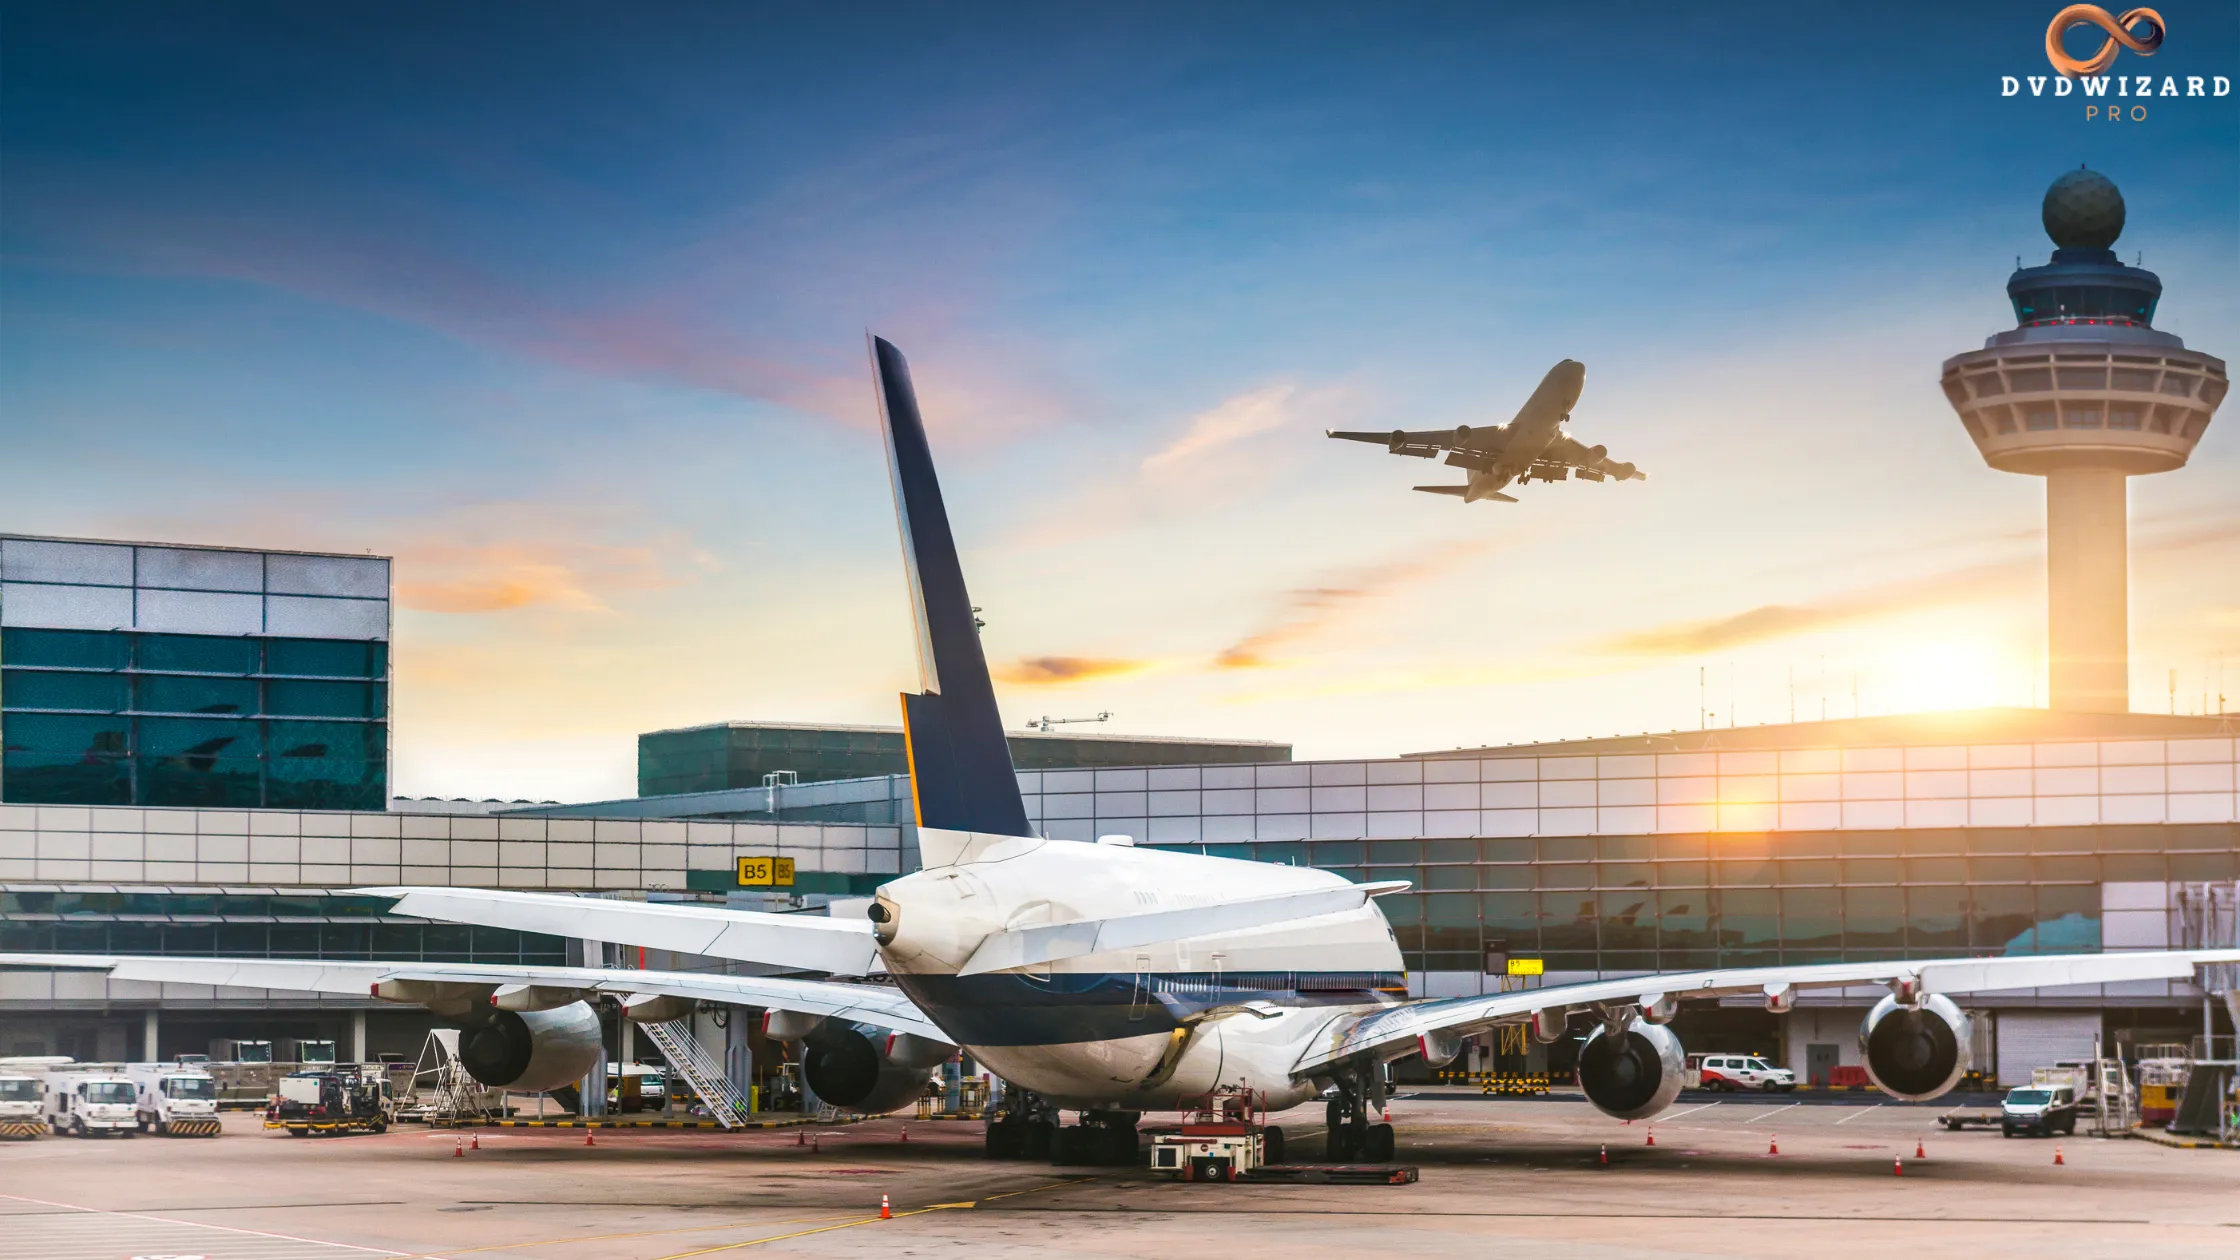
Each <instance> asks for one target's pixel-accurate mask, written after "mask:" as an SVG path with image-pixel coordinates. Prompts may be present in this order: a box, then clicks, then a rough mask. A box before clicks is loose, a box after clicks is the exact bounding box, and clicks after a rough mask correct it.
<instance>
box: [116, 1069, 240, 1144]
mask: <svg viewBox="0 0 2240 1260" xmlns="http://www.w3.org/2000/svg"><path fill="white" fill-rule="evenodd" d="M124 1072H125V1075H126V1076H129V1077H131V1078H132V1081H133V1084H134V1085H135V1086H136V1087H137V1088H138V1090H139V1096H138V1097H137V1098H136V1099H134V1114H135V1115H137V1116H138V1118H139V1122H140V1131H141V1132H143V1133H154V1134H157V1135H159V1136H162V1137H216V1136H218V1133H219V1130H220V1128H221V1127H222V1126H221V1125H220V1124H219V1122H218V1082H217V1081H216V1080H215V1079H213V1078H212V1077H211V1075H210V1074H209V1073H208V1072H205V1071H203V1070H202V1069H201V1068H198V1067H187V1066H184V1065H182V1064H177V1063H131V1064H127V1065H125V1070H124Z"/></svg>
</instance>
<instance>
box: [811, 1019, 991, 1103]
mask: <svg viewBox="0 0 2240 1260" xmlns="http://www.w3.org/2000/svg"><path fill="white" fill-rule="evenodd" d="M953 1053H955V1047H953V1046H949V1045H947V1044H944V1043H942V1042H938V1041H935V1040H933V1039H932V1038H929V1037H914V1036H911V1035H909V1034H907V1033H894V1034H890V1033H888V1032H887V1030H885V1029H883V1028H878V1027H875V1026H873V1025H870V1024H844V1023H841V1022H839V1021H837V1020H826V1021H825V1022H824V1023H823V1024H822V1025H821V1026H819V1027H818V1028H817V1030H816V1031H814V1032H812V1033H810V1034H809V1035H808V1037H807V1039H806V1040H804V1041H803V1042H802V1043H801V1074H802V1076H803V1077H804V1078H806V1079H807V1081H808V1083H809V1088H810V1090H811V1091H812V1092H814V1093H815V1094H816V1096H817V1097H819V1098H821V1099H823V1100H824V1101H826V1102H828V1103H831V1104H832V1105H833V1106H835V1107H839V1108H841V1109H843V1110H846V1111H860V1112H862V1113H864V1114H865V1115H870V1116H877V1115H885V1114H886V1113H887V1112H890V1111H893V1110H896V1109H897V1108H900V1107H906V1106H908V1105H910V1104H911V1103H913V1102H916V1101H917V1100H918V1098H919V1097H920V1096H921V1095H923V1094H924V1093H925V1088H926V1072H927V1070H928V1069H930V1068H932V1067H933V1066H934V1065H935V1064H937V1063H940V1062H942V1061H943V1060H944V1059H947V1058H948V1057H949V1056H950V1055H951V1054H953Z"/></svg>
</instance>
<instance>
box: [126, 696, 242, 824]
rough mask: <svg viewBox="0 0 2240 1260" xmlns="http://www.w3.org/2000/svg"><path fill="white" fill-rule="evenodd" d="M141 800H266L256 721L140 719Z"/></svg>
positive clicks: (232, 802)
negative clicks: (260, 786) (263, 793)
mask: <svg viewBox="0 0 2240 1260" xmlns="http://www.w3.org/2000/svg"><path fill="white" fill-rule="evenodd" d="M136 726H137V727H138V730H139V741H138V747H139V757H138V763H139V776H138V777H139V783H138V787H139V797H140V799H139V802H138V803H140V804H143V805H237V806H255V805H258V804H260V803H262V802H261V799H260V798H261V795H262V793H261V792H260V790H259V780H260V778H261V777H262V776H261V770H262V768H263V767H262V761H261V759H260V758H259V756H258V752H259V749H258V747H257V744H258V730H257V724H256V723H254V722H229V721H223V720H219V719H208V718H139V719H137V720H136Z"/></svg>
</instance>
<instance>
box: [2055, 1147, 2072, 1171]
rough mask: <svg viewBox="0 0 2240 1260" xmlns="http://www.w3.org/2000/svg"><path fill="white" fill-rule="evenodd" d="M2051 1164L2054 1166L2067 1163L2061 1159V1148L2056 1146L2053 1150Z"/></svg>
mask: <svg viewBox="0 0 2240 1260" xmlns="http://www.w3.org/2000/svg"><path fill="white" fill-rule="evenodd" d="M2053 1162H2054V1164H2055V1165H2056V1166H2059V1165H2061V1164H2066V1163H2068V1162H2069V1161H2068V1160H2065V1159H2063V1158H2061V1148H2060V1146H2058V1145H2056V1146H2055V1147H2054V1148H2053Z"/></svg>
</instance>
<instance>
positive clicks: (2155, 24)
mask: <svg viewBox="0 0 2240 1260" xmlns="http://www.w3.org/2000/svg"><path fill="white" fill-rule="evenodd" d="M2142 23H2143V24H2145V26H2146V28H2147V33H2146V34H2145V35H2133V34H2132V33H2131V28H2132V27H2134V26H2137V25H2140V24H2142ZM2072 26H2097V27H2099V28H2100V29H2101V30H2103V31H2106V32H2107V33H2108V38H2107V40H2106V41H2105V42H2103V43H2102V44H2101V45H2100V51H2099V52H2096V53H2094V54H2092V56H2091V57H2089V58H2087V59H2086V60H2083V61H2079V60H2077V59H2076V58H2074V57H2072V56H2070V55H2069V53H2068V51H2067V50H2066V49H2064V48H2062V47H2061V37H2062V36H2063V35H2066V34H2068V32H2069V28H2070V27H2072ZM2167 30H2168V28H2167V27H2165V26H2164V25H2163V23H2162V15H2161V14H2159V13H2157V12H2155V11H2154V10H2153V9H2146V8H2140V9H2132V10H2130V11H2129V12H2127V13H2125V14H2124V15H2123V16H2122V17H2109V16H2108V11H2107V10H2106V9H2103V8H2101V7H2100V6H2099V5H2097V4H2072V5H2070V6H2069V7H2068V8H2066V9H2063V10H2062V11H2061V12H2059V13H2056V14H2054V15H2053V23H2052V25H2050V26H2048V27H2046V60H2047V61H2050V62H2052V63H2053V68H2054V69H2056V70H2059V71H2060V72H2061V73H2063V74H2065V75H2068V76H2070V77H2071V78H2078V77H2081V76H2084V75H2091V74H2099V73H2100V72H2101V71H2103V70H2106V69H2107V68H2108V67H2109V66H2112V65H2114V64H2115V62H2116V51H2117V45H2119V44H2120V45H2122V46H2123V47H2125V48H2128V49H2130V50H2131V51H2133V52H2135V53H2137V54H2139V55H2140V56H2142V57H2152V56H2154V50H2155V49H2157V48H2160V47H2162V36H2163V34H2164V32H2165V31H2167Z"/></svg>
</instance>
